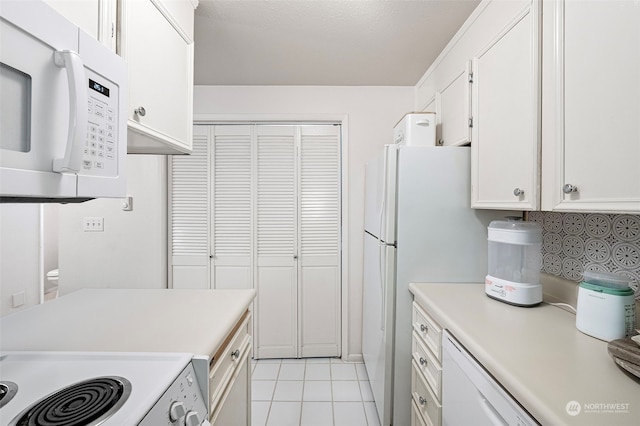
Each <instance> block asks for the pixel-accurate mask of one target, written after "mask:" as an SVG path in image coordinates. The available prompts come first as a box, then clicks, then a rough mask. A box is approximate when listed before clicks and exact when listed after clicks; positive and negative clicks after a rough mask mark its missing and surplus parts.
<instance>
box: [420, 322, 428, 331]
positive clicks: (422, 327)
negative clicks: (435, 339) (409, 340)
mask: <svg viewBox="0 0 640 426" xmlns="http://www.w3.org/2000/svg"><path fill="white" fill-rule="evenodd" d="M428 330H429V328H427V326H426V325H424V324H420V331H422V332H423V333H426V332H427V331H428Z"/></svg>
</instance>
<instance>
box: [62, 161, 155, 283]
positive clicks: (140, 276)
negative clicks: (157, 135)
mask: <svg viewBox="0 0 640 426" xmlns="http://www.w3.org/2000/svg"><path fill="white" fill-rule="evenodd" d="M166 165H167V160H166V157H165V156H159V155H128V156H127V194H129V195H131V196H132V197H133V210H132V211H123V210H122V199H108V198H103V199H96V200H91V201H87V202H85V203H82V204H67V205H61V206H60V210H59V216H60V230H59V240H60V244H59V250H60V251H59V265H60V268H59V269H60V281H59V291H60V294H61V295H63V294H66V293H69V292H71V291H74V290H77V289H79V288H83V287H92V288H166V287H167V167H166ZM84 217H103V218H104V232H84V231H83V230H82V223H83V218H84Z"/></svg>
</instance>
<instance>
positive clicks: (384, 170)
mask: <svg viewBox="0 0 640 426" xmlns="http://www.w3.org/2000/svg"><path fill="white" fill-rule="evenodd" d="M387 152H388V151H387V147H386V146H385V147H384V155H383V156H382V158H383V160H382V202H381V205H380V223H379V225H380V226H379V229H380V232H379V233H378V236H379V237H380V239H382V240H383V241H384V242H385V243H388V242H389V241H386V238H387V230H386V228H385V224H386V222H387V221H386V220H385V219H386V217H385V216H386V214H385V213H386V212H385V208H386V207H387V157H388V155H387Z"/></svg>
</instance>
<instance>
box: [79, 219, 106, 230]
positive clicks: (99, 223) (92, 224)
mask: <svg viewBox="0 0 640 426" xmlns="http://www.w3.org/2000/svg"><path fill="white" fill-rule="evenodd" d="M82 230H83V231H84V232H103V231H104V217H85V218H84V219H83V220H82Z"/></svg>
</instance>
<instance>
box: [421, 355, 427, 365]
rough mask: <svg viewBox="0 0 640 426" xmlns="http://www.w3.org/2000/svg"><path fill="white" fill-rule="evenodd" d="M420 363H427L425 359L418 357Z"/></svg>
mask: <svg viewBox="0 0 640 426" xmlns="http://www.w3.org/2000/svg"><path fill="white" fill-rule="evenodd" d="M420 365H427V360H426V359H424V358H422V357H420Z"/></svg>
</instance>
